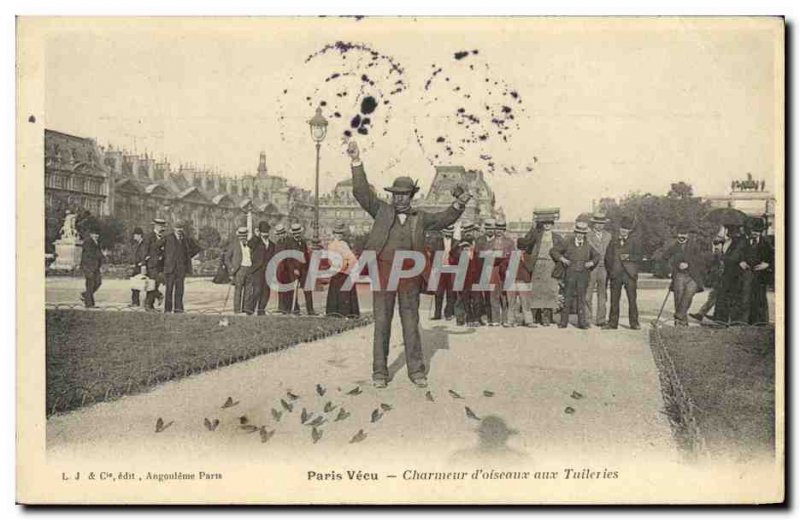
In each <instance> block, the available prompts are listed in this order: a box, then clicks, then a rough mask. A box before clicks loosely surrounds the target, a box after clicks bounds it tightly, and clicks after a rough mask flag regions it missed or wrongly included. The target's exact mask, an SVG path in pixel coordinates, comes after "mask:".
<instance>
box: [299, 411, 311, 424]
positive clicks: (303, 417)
mask: <svg viewBox="0 0 800 520" xmlns="http://www.w3.org/2000/svg"><path fill="white" fill-rule="evenodd" d="M310 417H311V414H310V413H308V410H306V409H305V408H303V411H302V412H300V424H305V423H306V421H307V420H308V419H309V418H310Z"/></svg>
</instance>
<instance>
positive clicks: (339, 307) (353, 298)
mask: <svg viewBox="0 0 800 520" xmlns="http://www.w3.org/2000/svg"><path fill="white" fill-rule="evenodd" d="M345 231H346V229H345V227H344V225H343V224H339V225H337V226H336V227H335V228H334V229H333V237H334V238H333V241H331V243H330V244H328V251H329V252H330V253H332V254H337V255H339V257H340V258H341V259H342V265H341V266H340V268H339V272H338V273H336V274H335V275H333V276H332V277H331V279H330V282H329V283H328V299H327V302H326V306H325V313H326V314H327V315H337V316H347V317H349V318H355V317H358V316H359V315H360V311H359V308H358V294H357V293H356V285H355V284H353V287H351V288H350V289H349V290H347V291H345V290H342V289H343V287H344V285H345V283H346V282H347V279H348V277H349V276H350V269H351V268H352V267H354V266H355V265H356V263H357V259H356V256H355V254H353V251H352V250H351V249H350V245H349V244H348V243H347V241H345V239H344V235H345Z"/></svg>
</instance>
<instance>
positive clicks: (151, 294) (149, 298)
mask: <svg viewBox="0 0 800 520" xmlns="http://www.w3.org/2000/svg"><path fill="white" fill-rule="evenodd" d="M147 276H148V278H150V279H152V280H155V289H153V290H152V291H147V295H146V296H145V299H144V308H145V309H152V308H153V307H154V305H155V303H156V298H158V297H160V296H161V291H159V290H158V286H159V285H160V284H161V283H163V280H164V275H163V274H162V273H148V275H147Z"/></svg>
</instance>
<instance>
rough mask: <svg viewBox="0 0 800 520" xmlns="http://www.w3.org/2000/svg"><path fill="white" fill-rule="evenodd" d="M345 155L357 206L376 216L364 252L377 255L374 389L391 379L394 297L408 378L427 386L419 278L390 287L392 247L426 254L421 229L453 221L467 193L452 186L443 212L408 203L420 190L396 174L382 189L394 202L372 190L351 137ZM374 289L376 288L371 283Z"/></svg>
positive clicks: (467, 196)
mask: <svg viewBox="0 0 800 520" xmlns="http://www.w3.org/2000/svg"><path fill="white" fill-rule="evenodd" d="M347 154H348V155H349V156H350V159H351V162H352V174H353V196H354V197H355V199H356V200H357V201H358V203H359V204H360V205H361V207H362V208H363V209H364V210H365V211H366V212H367V213H369V214H370V215H371V216H372V218H374V219H375V222H374V224H373V225H372V229H371V230H370V233H369V236H368V237H367V242H366V244H365V247H364V250H365V251H374V252H375V254H376V255H377V260H378V277H379V280H380V288H378V290H376V291H375V292H374V297H373V308H374V315H375V333H374V338H373V349H372V354H373V363H372V379H373V382H374V384H375V386H376V387H377V388H385V387H386V385H387V383H388V380H389V369H388V366H387V357H388V356H389V338H390V334H391V326H392V316H393V315H394V306H395V301H396V300H397V301H398V302H399V307H400V321H401V323H402V327H403V343H404V344H405V354H406V367H407V369H408V376H409V378H410V379H411V381H412V382H413V383H414V384H415V385H416V386H418V387H426V386H427V385H428V380H427V376H426V368H425V361H424V359H423V357H422V344H421V339H420V333H419V295H420V290H421V287H420V285H421V282H420V277H415V278H412V279H403V280H401V283H400V285H399V287H397V290H389V289H390V288H387V284H386V282H388V278H389V274H390V271H391V266H392V263H393V261H394V256H395V253H396V252H400V251H415V252H417V253H419V254H420V255H424V250H425V231H430V230H440V229H442V228H444V227H446V226H448V225H450V224H453V223H454V222H455V221H456V220H458V218H459V217H460V216H461V214H462V213H463V212H464V208H465V206H466V204H467V202H469V199H470V197H471V196H470V194H469V193H468V192H466V191H465V190H464V189H463V188H460V189H459V188H457V189H456V190H454V192H453V195H454V196H455V197H456V200H455V201H454V202H453V204H452V205H451V206H450V207H449V208H447V209H446V210H444V211H439V212H436V213H429V212H426V211H422V210H417V209H415V208H413V207H412V206H411V199H412V198H413V197H414V194H416V192H417V191H418V190H419V188H418V187H417V185H416V183H415V182H414V181H412V180H411V178H410V177H398V178H396V179H395V180H394V182H393V183H392V186H390V187H388V188H386V191H388V192H389V193H391V194H392V201H391V202H386V201H384V200H381V199H380V198H379V197H378V195H377V194H375V192H373V191H372V189H370V185H369V182H368V181H367V175H366V173H365V172H364V166H363V164H362V162H361V157H360V153H359V150H358V145H357V144H356V142H355V141H350V143H349V144H348V147H347ZM373 290H374V288H373Z"/></svg>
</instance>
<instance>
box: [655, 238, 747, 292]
mask: <svg viewBox="0 0 800 520" xmlns="http://www.w3.org/2000/svg"><path fill="white" fill-rule="evenodd" d="M734 245H735V244H734ZM731 249H733V245H732V246H731ZM664 256H665V257H666V258H667V260H668V262H669V265H670V268H671V269H672V277H673V278H674V277H675V274H676V273H677V272H678V271H679V269H678V265H679V264H680V263H681V262H686V263H687V264H689V267H688V268H687V269H686V271H687V272H688V273H689V276H691V277H692V280H694V282H695V283H696V284H697V287H698V289H700V290H701V291H702V290H703V288H704V287H705V278H706V274H707V273H708V266H709V263H710V262H711V256H712V255H711V251H704V248H703V246H702V244H701V243H700V241H698V240H696V239H690V240H687V241H686V243H685V244H683V246H681V244H679V243H678V241H677V240H676V241H675V242H674V243H673V244H672V245H671V246H669V248H668V249H667V250H666V252H665V253H664ZM737 263H738V262H737Z"/></svg>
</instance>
